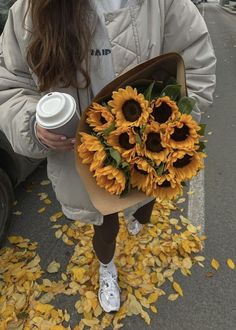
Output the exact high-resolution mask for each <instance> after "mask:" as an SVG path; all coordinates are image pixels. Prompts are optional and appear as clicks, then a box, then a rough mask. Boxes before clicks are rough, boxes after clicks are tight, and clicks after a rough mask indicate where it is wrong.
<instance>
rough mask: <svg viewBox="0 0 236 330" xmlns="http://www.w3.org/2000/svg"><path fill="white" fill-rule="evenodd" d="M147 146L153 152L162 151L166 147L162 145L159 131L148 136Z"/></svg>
mask: <svg viewBox="0 0 236 330" xmlns="http://www.w3.org/2000/svg"><path fill="white" fill-rule="evenodd" d="M146 147H147V149H148V150H150V151H153V152H161V151H162V150H164V148H163V147H162V145H161V137H160V134H159V133H149V134H148V136H147V141H146Z"/></svg>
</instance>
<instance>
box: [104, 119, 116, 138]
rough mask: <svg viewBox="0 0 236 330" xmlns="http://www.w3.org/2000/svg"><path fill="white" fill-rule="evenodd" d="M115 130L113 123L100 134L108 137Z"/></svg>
mask: <svg viewBox="0 0 236 330" xmlns="http://www.w3.org/2000/svg"><path fill="white" fill-rule="evenodd" d="M115 128H116V126H115V122H114V121H113V122H112V123H111V125H110V126H109V127H107V128H106V129H104V131H103V132H102V134H103V135H109V134H110V133H111V132H112V131H114V130H115Z"/></svg>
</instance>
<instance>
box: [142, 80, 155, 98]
mask: <svg viewBox="0 0 236 330" xmlns="http://www.w3.org/2000/svg"><path fill="white" fill-rule="evenodd" d="M154 85H155V81H153V82H152V83H151V84H150V85H149V86H148V88H147V89H146V90H145V91H144V93H143V95H144V97H145V99H146V100H148V101H151V97H152V90H153V87H154Z"/></svg>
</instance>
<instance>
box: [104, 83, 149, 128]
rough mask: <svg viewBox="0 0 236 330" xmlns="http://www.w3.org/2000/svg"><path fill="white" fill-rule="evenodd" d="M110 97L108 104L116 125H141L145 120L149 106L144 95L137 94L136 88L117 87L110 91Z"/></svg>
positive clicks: (147, 116)
mask: <svg viewBox="0 0 236 330" xmlns="http://www.w3.org/2000/svg"><path fill="white" fill-rule="evenodd" d="M112 99H113V100H111V101H109V102H108V105H109V106H110V107H111V108H112V110H111V111H112V113H113V114H114V115H115V117H116V126H118V127H120V126H141V125H143V124H145V123H146V122H147V120H148V118H149V114H150V112H151V108H150V107H149V102H148V101H147V100H145V98H144V95H143V94H141V93H140V94H138V92H137V89H136V88H132V87H131V86H127V87H126V88H125V89H123V88H119V89H118V91H115V92H113V93H112Z"/></svg>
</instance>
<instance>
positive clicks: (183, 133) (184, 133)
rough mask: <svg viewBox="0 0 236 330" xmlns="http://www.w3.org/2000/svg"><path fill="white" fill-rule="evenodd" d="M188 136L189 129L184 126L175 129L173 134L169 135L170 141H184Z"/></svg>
mask: <svg viewBox="0 0 236 330" xmlns="http://www.w3.org/2000/svg"><path fill="white" fill-rule="evenodd" d="M188 136H189V128H188V126H186V125H185V124H184V125H183V127H181V128H178V127H175V130H174V133H173V134H171V139H173V140H174V141H184V140H185V139H186V138H187V137H188Z"/></svg>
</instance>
